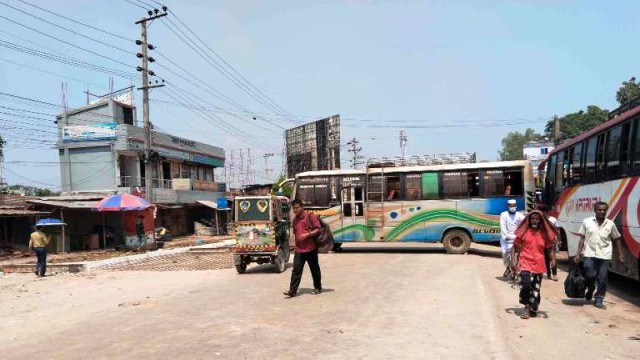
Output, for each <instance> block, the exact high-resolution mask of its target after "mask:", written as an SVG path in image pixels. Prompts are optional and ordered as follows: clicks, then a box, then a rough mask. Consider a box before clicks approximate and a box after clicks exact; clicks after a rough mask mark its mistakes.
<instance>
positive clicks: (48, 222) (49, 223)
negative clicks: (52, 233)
mask: <svg viewBox="0 0 640 360" xmlns="http://www.w3.org/2000/svg"><path fill="white" fill-rule="evenodd" d="M64 225H67V224H65V223H63V222H62V220H60V219H53V218H46V219H40V220H38V222H37V223H36V226H64Z"/></svg>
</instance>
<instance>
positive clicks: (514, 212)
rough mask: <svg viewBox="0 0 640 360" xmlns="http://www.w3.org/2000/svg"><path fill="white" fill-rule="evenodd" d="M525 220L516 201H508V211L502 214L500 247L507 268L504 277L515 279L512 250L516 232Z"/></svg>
mask: <svg viewBox="0 0 640 360" xmlns="http://www.w3.org/2000/svg"><path fill="white" fill-rule="evenodd" d="M523 219H524V214H522V213H519V212H518V208H517V206H516V200H515V199H509V200H508V201H507V211H503V212H502V214H500V235H501V236H500V247H501V248H502V261H503V263H504V266H505V270H504V274H502V276H503V277H505V278H506V277H510V278H515V276H516V274H515V273H514V272H513V270H512V269H511V248H512V247H513V240H515V238H516V234H515V231H516V229H517V228H518V225H520V222H521V221H522V220H523Z"/></svg>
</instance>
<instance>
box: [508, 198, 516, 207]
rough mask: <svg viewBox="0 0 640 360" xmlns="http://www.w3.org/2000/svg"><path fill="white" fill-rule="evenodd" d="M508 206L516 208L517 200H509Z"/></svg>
mask: <svg viewBox="0 0 640 360" xmlns="http://www.w3.org/2000/svg"><path fill="white" fill-rule="evenodd" d="M507 205H509V206H511V205H513V206H516V200H515V199H509V200H507Z"/></svg>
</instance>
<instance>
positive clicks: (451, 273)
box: [0, 247, 640, 359]
mask: <svg viewBox="0 0 640 360" xmlns="http://www.w3.org/2000/svg"><path fill="white" fill-rule="evenodd" d="M494 255H495V254H494V253H492V250H487V251H485V250H482V251H476V252H475V253H474V254H469V255H464V256H451V255H446V254H443V253H442V252H441V251H440V248H439V247H420V248H419V250H416V249H414V247H412V248H406V247H405V248H402V249H400V250H399V251H398V250H392V249H387V250H385V251H378V250H376V251H371V250H367V249H365V248H362V247H359V248H357V249H353V248H347V249H346V251H345V252H343V253H339V254H326V255H321V265H322V269H323V275H324V279H325V281H324V285H325V288H326V290H327V291H326V292H325V293H323V294H321V295H319V296H314V295H311V294H309V291H310V290H311V287H312V286H311V279H310V274H309V273H308V270H307V272H306V273H305V277H304V280H303V283H302V290H301V295H300V296H299V297H296V298H293V299H284V298H283V297H282V296H281V291H282V290H284V289H285V288H286V287H287V285H288V279H289V276H290V270H288V271H287V272H285V273H283V274H276V273H273V272H272V271H271V269H270V268H269V267H268V266H261V267H255V268H250V269H249V270H248V271H247V273H246V274H244V275H238V274H236V273H235V271H234V270H230V269H229V270H215V271H181V272H177V271H176V272H149V271H146V272H136V271H131V272H126V271H116V272H106V271H105V272H98V273H88V274H81V275H75V276H72V275H66V276H54V277H50V278H46V279H40V280H37V279H35V278H33V277H31V276H28V275H13V276H8V277H3V278H0V304H2V306H1V307H0V324H1V325H0V348H1V349H2V357H3V358H4V359H24V358H53V359H86V358H92V359H93V358H96V359H97V358H126V359H135V358H159V359H169V358H174V359H178V358H179V359H190V358H194V359H196V358H198V359H202V358H207V359H211V358H213V359H293V358H299V359H316V358H321V359H392V358H393V359H427V358H428V359H438V358H447V359H459V358H462V359H464V358H473V359H534V358H535V359H540V358H555V359H567V358H583V359H587V358H588V359H631V358H633V357H634V356H637V354H639V353H640V340H634V339H638V338H640V311H638V310H639V307H638V299H640V294H638V290H637V287H636V288H635V289H634V290H630V291H622V292H621V291H620V290H621V289H620V288H615V287H614V289H613V290H614V291H613V293H614V294H612V295H611V296H610V297H609V298H608V299H607V300H608V305H609V309H608V310H605V311H602V310H598V309H595V308H594V307H593V306H589V305H584V304H583V303H582V302H580V301H568V300H565V299H563V297H562V288H561V283H555V282H551V281H545V282H544V283H543V289H542V294H543V301H542V305H541V317H540V318H536V319H531V320H527V321H524V320H521V319H519V318H518V311H519V305H518V304H517V289H515V288H514V287H512V286H511V285H510V284H508V283H505V282H503V281H502V280H500V279H499V278H497V275H500V274H501V261H500V260H499V259H498V258H497V257H495V256H494ZM562 276H564V274H562ZM617 284H618V286H620V285H622V286H626V287H630V286H633V285H637V283H632V282H625V281H617ZM615 293H618V294H619V295H621V296H616V295H615ZM636 358H637V357H636Z"/></svg>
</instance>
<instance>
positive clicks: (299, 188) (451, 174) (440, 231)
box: [293, 161, 535, 254]
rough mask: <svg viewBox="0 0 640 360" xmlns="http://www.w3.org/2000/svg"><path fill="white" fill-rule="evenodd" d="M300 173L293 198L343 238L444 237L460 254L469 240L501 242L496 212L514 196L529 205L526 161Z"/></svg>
mask: <svg viewBox="0 0 640 360" xmlns="http://www.w3.org/2000/svg"><path fill="white" fill-rule="evenodd" d="M395 165H396V164H393V163H384V162H383V163H377V164H371V166H368V167H367V169H363V170H325V171H312V172H305V173H300V174H298V175H297V176H296V178H295V188H294V194H293V198H294V199H300V200H301V201H302V203H303V204H304V205H305V208H307V209H310V210H312V211H313V212H315V213H316V214H318V215H319V216H320V217H321V218H322V220H323V221H324V222H325V223H326V224H328V225H329V226H330V228H331V230H332V232H333V234H334V239H335V248H339V247H340V246H341V245H342V243H347V242H442V243H443V245H444V247H445V249H446V250H447V252H448V253H454V254H461V253H465V252H466V251H467V250H468V249H469V247H470V245H471V242H472V241H473V242H482V243H485V242H498V241H500V213H501V212H502V211H505V210H506V209H507V200H509V199H515V200H516V202H517V206H518V209H519V210H521V211H524V210H525V209H526V208H531V207H532V206H533V205H534V199H535V188H534V186H535V184H534V178H533V171H532V169H531V166H530V163H529V162H528V161H505V162H486V163H468V162H467V163H458V164H440V165H414V166H395Z"/></svg>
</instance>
